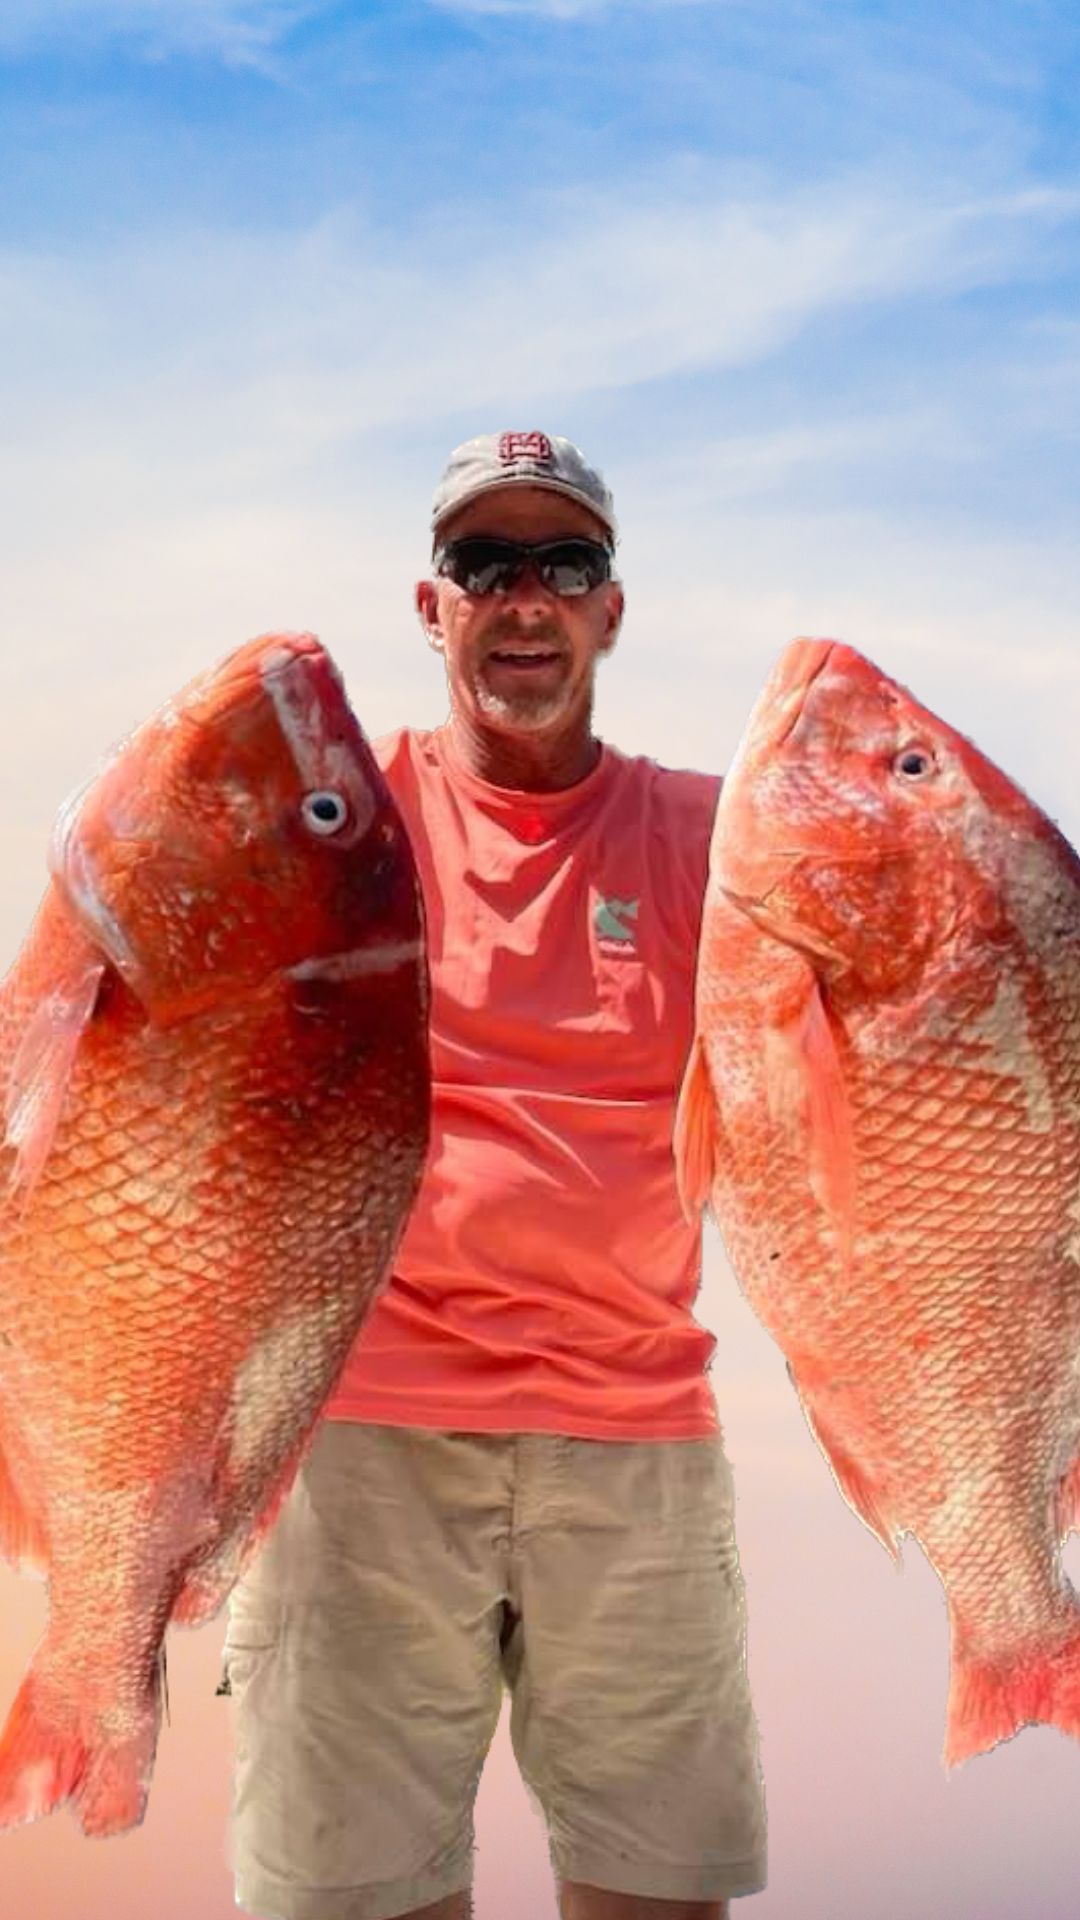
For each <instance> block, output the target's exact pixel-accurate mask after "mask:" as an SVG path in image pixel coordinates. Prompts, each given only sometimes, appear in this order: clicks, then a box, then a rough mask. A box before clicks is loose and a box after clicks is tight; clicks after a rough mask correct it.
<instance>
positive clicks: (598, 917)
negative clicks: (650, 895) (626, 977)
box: [593, 894, 641, 953]
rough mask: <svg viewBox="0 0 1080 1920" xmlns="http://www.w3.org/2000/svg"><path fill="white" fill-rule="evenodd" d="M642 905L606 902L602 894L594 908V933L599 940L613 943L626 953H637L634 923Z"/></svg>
mask: <svg viewBox="0 0 1080 1920" xmlns="http://www.w3.org/2000/svg"><path fill="white" fill-rule="evenodd" d="M640 905H641V902H640V900H605V899H604V897H603V894H600V895H599V896H598V898H597V900H596V903H595V905H594V907H593V931H594V933H595V934H596V937H597V939H598V940H600V941H604V942H607V941H611V942H613V943H614V944H615V945H617V946H619V947H620V948H622V949H623V951H624V952H626V953H636V952H637V939H636V929H635V925H634V923H635V922H636V920H637V917H638V908H639V907H640ZM628 922H629V924H627V923H628Z"/></svg>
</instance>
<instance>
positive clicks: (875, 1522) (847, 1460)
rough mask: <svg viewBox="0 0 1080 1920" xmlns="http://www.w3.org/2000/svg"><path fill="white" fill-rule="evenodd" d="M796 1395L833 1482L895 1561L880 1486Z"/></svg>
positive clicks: (894, 1538) (895, 1545)
mask: <svg viewBox="0 0 1080 1920" xmlns="http://www.w3.org/2000/svg"><path fill="white" fill-rule="evenodd" d="M788 1371H789V1373H790V1372H791V1369H790V1368H789V1369H788ZM791 1377H792V1379H793V1380H794V1381H795V1385H796V1387H798V1380H797V1379H796V1377H795V1375H794V1373H792V1375H791ZM799 1398H800V1401H801V1402H802V1410H803V1412H804V1414H805V1415H806V1422H807V1425H808V1426H809V1428H810V1431H811V1433H812V1434H813V1436H814V1439H815V1440H816V1441H817V1443H818V1446H819V1447H820V1448H821V1451H822V1453H823V1454H824V1455H825V1458H826V1460H827V1461H828V1463H829V1466H830V1468H831V1469H832V1473H833V1477H834V1479H835V1481H836V1484H837V1486H838V1487H839V1489H840V1491H841V1493H842V1494H843V1496H844V1499H845V1500H846V1501H847V1503H848V1506H849V1507H851V1508H852V1509H853V1511H854V1512H855V1513H857V1514H858V1516H859V1519H860V1520H861V1521H863V1523H864V1525H866V1526H868V1527H869V1529H870V1531H871V1533H872V1534H874V1535H875V1536H876V1538H877V1539H878V1540H880V1541H881V1544H882V1546H883V1547H884V1548H885V1551H886V1553H888V1554H890V1555H891V1556H892V1558H893V1559H894V1560H895V1561H897V1562H899V1559H900V1536H899V1534H898V1532H897V1530H896V1524H895V1522H894V1521H893V1520H892V1519H891V1518H890V1516H889V1513H888V1511H887V1509H886V1506H885V1503H884V1502H883V1500H882V1498H881V1493H880V1490H879V1489H878V1488H876V1487H875V1486H874V1484H873V1482H872V1480H871V1479H870V1477H869V1475H868V1474H867V1472H866V1469H865V1467H861V1466H860V1465H859V1463H858V1461H857V1460H855V1459H854V1458H853V1456H852V1455H851V1454H850V1453H849V1452H848V1449H847V1447H846V1446H844V1444H843V1442H842V1441H840V1440H838V1439H837V1437H836V1435H835V1433H834V1432H833V1431H832V1430H831V1428H830V1427H829V1425H828V1422H827V1420H825V1419H823V1418H822V1416H821V1413H820V1412H819V1411H818V1410H817V1409H815V1408H811V1406H810V1405H809V1403H808V1402H807V1400H806V1399H805V1398H804V1397H803V1395H802V1394H800V1395H799Z"/></svg>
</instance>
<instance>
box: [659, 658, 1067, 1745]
mask: <svg viewBox="0 0 1080 1920" xmlns="http://www.w3.org/2000/svg"><path fill="white" fill-rule="evenodd" d="M677 1153H678V1156H679V1163H680V1174H681V1180H682V1184H683V1191H684V1195H685V1197H686V1199H687V1202H688V1204H692V1205H701V1204H702V1203H704V1202H705V1201H706V1200H710V1199H711V1204H712V1208H713V1211H714V1213H715V1215H716V1218H717V1221H718V1223H719V1225H720V1228H721V1231H722V1233H723V1236H724V1240H725V1242H726V1245H727V1248H728V1252H729V1254H730V1257H731V1261H732V1265H733V1268H734V1270H735V1273H736V1275H737V1277H738V1279H739V1281H740V1283H741V1285H742V1287H743V1289H744V1291H745V1292H746V1294H747V1296H748V1298H749V1300H750V1303H751V1305H752V1306H753V1307H754V1309H755V1311H756V1312H757V1314H758V1316H759V1317H760V1319H761V1320H762V1322H763V1323H764V1325H765V1326H766V1327H767V1328H768V1330H769V1331H770V1332H771V1333H772V1334H773V1336H774V1337H775V1339H776V1340H777V1341H778V1343H779V1345H780V1347H781V1348H782V1350H783V1352H784V1354H785V1355H786V1357H787V1360H788V1363H789V1371H790V1372H791V1375H792V1377H793V1379H794V1382H795V1385H796V1387H797V1389H798V1392H799V1395H800V1398H801V1401H802V1404H803V1407H804V1409H805V1412H806V1414H807V1417H808V1420H809V1423H810V1426H811V1428H812V1430H813V1432H814V1434H815V1436H816V1438H817V1440H818V1442H819V1443H820V1445H821V1448H822V1450H823V1451H824V1453H825V1456H826V1458H827V1460H828V1461H829V1463H830V1465H831V1467H832V1470H833V1473H834V1474H835V1477H836V1479H837V1481H838V1482H839V1485H840V1488H841V1490H842V1491H843V1493H844V1494H845V1496H846V1498H847V1499H848V1501H849V1502H850V1504H851V1505H852V1506H853V1507H854V1509H855V1511H856V1513H858V1514H859V1515H861V1517H862V1518H863V1520H864V1521H865V1522H866V1524H867V1525H868V1526H869V1527H870V1528H871V1529H872V1530H873V1531H874V1532H875V1533H876V1534H877V1535H878V1536H879V1538H880V1539H881V1540H882V1541H883V1543H884V1544H885V1545H886V1546H887V1547H888V1548H889V1549H890V1551H891V1552H893V1553H894V1554H895V1553H896V1552H897V1548H898V1542H899V1538H900V1536H901V1535H902V1534H903V1533H905V1532H908V1533H911V1534H912V1535H913V1536H914V1537H915V1539H916V1540H917V1541H918V1542H919V1544H920V1545H921V1546H922V1548H923V1550H924V1551H925V1553H926V1554H927V1556H928V1558H929V1560H930V1562H931V1564H932V1565H933V1567H934V1569H935V1571H936V1572H937V1574H938V1576H939V1578H940V1580H941V1582H942V1585H943V1587H944V1590H945V1595H946V1599H947V1602H948V1609H949V1619H950V1627H951V1652H952V1668H951V1685H950V1693H949V1702H948V1717H947V1731H946V1740H945V1759H946V1762H947V1763H948V1764H950V1765H951V1764H954V1763H955V1762H957V1761H959V1760H963V1759H965V1758H967V1757H968V1756H969V1755H971V1754H974V1753H977V1752H979V1751H981V1750H983V1749H985V1748H987V1747H990V1746H992V1745H993V1744H994V1743H995V1742H996V1741H998V1740H1000V1739H1002V1738H1004V1737H1006V1736H1007V1735H1010V1734H1012V1733H1014V1732H1015V1731H1016V1730H1017V1729H1018V1728H1019V1727H1020V1726H1022V1725H1023V1724H1024V1723H1026V1722H1029V1721H1036V1720H1045V1721H1052V1722H1054V1723H1055V1724H1056V1725H1057V1726H1059V1727H1061V1728H1063V1729H1065V1730H1066V1731H1068V1732H1069V1733H1072V1734H1080V1608H1078V1603H1077V1597H1076V1595H1075V1594H1074V1592H1073V1590H1072V1588H1071V1587H1070V1585H1069V1583H1068V1581H1067V1579H1066V1578H1065V1576H1064V1573H1063V1570H1062V1567H1061V1560H1060V1546H1061V1542H1062V1539H1063V1537H1064V1534H1065V1533H1066V1531H1067V1530H1068V1529H1069V1528H1070V1527H1071V1526H1073V1525H1075V1524H1076V1522H1077V1511H1078V1493H1080V862H1078V860H1077V858H1076V855H1075V854H1074V853H1073V851H1072V849H1071V848H1070V847H1069V845H1068V844H1067V843H1066V841H1065V840H1064V839H1063V838H1062V836H1061V834H1060V833H1059V832H1058V831H1057V829H1056V828H1055V827H1054V826H1053V825H1052V824H1051V823H1050V821H1049V820H1048V819H1047V818H1046V817H1045V815H1044V814H1042V813H1041V812H1040V811H1039V809H1038V808H1037V807H1036V806H1034V805H1033V804H1032V803H1031V802H1030V801H1029V800H1028V799H1026V798H1025V797H1024V795H1023V794H1022V793H1020V792H1019V791H1018V789H1017V788H1016V787H1015V786H1014V785H1013V784H1012V782H1011V781H1009V780H1008V779H1006V778H1005V776H1004V775H1003V774H1002V773H1000V772H999V771H998V770H997V768H996V767H994V766H992V765H991V764H990V762H989V761H988V760H986V759H985V758H984V757H983V755H982V754H981V753H979V752H978V751H977V749H976V748H975V747H974V746H972V745H971V744H970V742H968V741H967V740H965V739H963V738H962V737H961V736H960V735H959V734H957V733H955V732H954V731H953V730H952V729H951V728H950V727H948V726H946V725H945V724H944V723H943V722H942V721H940V720H938V719H936V718H935V717H934V715H933V714H931V713H928V712H927V711H926V709H925V708H923V707H921V706H919V705H918V704H917V703H916V701H914V700H913V699H912V698H911V696H910V695H909V694H908V693H906V692H905V691H904V689H903V688H901V687H899V686H897V685H895V684H894V682H893V681H891V680H889V679H887V678H886V677H885V675H884V674H882V673H880V672H879V671H878V670H877V668H876V667H874V666H872V665H871V664H870V662H869V661H867V660H865V659H863V658H862V657H861V656H860V655H859V654H858V653H856V652H854V651H853V650H852V649H851V648H850V647H846V646H841V645H838V644H836V643H834V642H832V641H828V640H800V641H796V642H795V643H794V644H793V645H792V646H791V647H790V648H789V649H788V651H787V652H786V653H785V654H784V656H783V657H782V659H781V660H780V662H779V664H778V666H777V667H776V669H775V671H774V673H773V675H772V677H771V679H770V680H769V682H768V684H767V685H766V688H765V690H764V692H763V694H762V696H761V699H760V700H759V702H758V704H757V706H756V707H755V709H754V712H753V714H752V716H751V719H750V721H749V724H748V726H747V729H746V732H745V734H744V737H743V740H742V743H741V745H740V748H739V751H738V753H737V755H736V759H735V762H734V764H733V766H732V769H731V772H730V773H729V775H728V778H727V780H726V782H725V785H724V788H723V792H722V795H721V799H720V803H719V807H718V810H717V818H716V827H715V834H714V839H713V845H712V854H711V869H710V879H709V885H708V893H707V899H706V905H705V913H704V924H703V928H702V938H701V949H700V956H699V970H698V984H697V1035H696V1039H695V1043H694V1050H693V1054H692V1057H691V1063H690V1066H689V1068H688V1072H687V1078H686V1081H685V1084H684V1088H683V1094H682V1099H681V1104H680V1114H679V1121H678V1130H677Z"/></svg>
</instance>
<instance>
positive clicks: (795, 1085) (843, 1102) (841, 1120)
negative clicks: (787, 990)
mask: <svg viewBox="0 0 1080 1920" xmlns="http://www.w3.org/2000/svg"><path fill="white" fill-rule="evenodd" d="M765 1047H766V1089H767V1097H768V1101H769V1111H770V1113H771V1115H772V1117H773V1119H774V1120H775V1121H776V1122H777V1123H778V1124H779V1125H781V1126H783V1127H784V1129H785V1130H786V1131H788V1132H789V1135H790V1134H794V1135H795V1136H796V1137H797V1139H798V1140H799V1143H800V1147H801V1150H802V1151H804V1152H805V1154H806V1160H807V1170H808V1177H809V1182H810V1187H811V1190H812V1192H813V1194H814V1197H815V1198H816V1200H817V1201H818V1204H819V1205H820V1206H821V1208H822V1209H823V1211H824V1212H825V1214H826V1215H827V1217H828V1219H829V1222H830V1224H831V1226H832V1229H833V1232H834V1234H835V1237H836V1242H837V1246H838V1248H839V1250H840V1252H841V1256H842V1259H843V1262H844V1265H845V1266H848V1265H849V1264H850V1260H851V1249H852V1239H853V1234H854V1216H855V1190H856V1170H855V1139H854V1130H853V1126H852V1119H851V1107H850V1103H849V1100H848V1094H847V1087H846V1084H845V1081H844V1069H843V1064H842V1062H841V1059H840V1055H839V1052H838V1050H837V1044H836V1038H835V1035H834V1033H833V1030H832V1027H831V1025H830V1023H829V1016H828V1013H827V1011H826V1008H825V1003H824V1000H823V999H822V995H821V988H820V985H819V982H818V980H817V976H816V975H815V973H814V971H813V968H812V967H811V966H809V964H807V965H806V968H805V975H804V976H803V980H802V982H801V990H800V993H799V996H798V1002H797V1004H796V1005H794V1006H792V1005H791V1004H790V1003H789V1006H788V1007H787V1008H786V1009H785V1017H784V1018H783V1019H782V1020H780V1021H777V1022H776V1023H775V1024H773V1025H772V1026H770V1027H769V1028H768V1029H767V1031H766V1037H765Z"/></svg>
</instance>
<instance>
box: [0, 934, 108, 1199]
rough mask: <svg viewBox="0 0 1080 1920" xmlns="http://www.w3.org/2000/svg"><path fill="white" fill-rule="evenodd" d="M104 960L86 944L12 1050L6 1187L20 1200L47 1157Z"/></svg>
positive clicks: (6, 1118) (6, 1123)
mask: <svg viewBox="0 0 1080 1920" xmlns="http://www.w3.org/2000/svg"><path fill="white" fill-rule="evenodd" d="M106 966H107V962H106V961H105V960H103V959H102V957H101V954H100V953H99V952H98V951H97V949H96V948H93V947H90V946H89V945H87V946H86V947H85V948H82V947H80V949H79V950H78V951H77V952H76V953H74V954H73V955H72V960H71V964H70V968H69V970H68V971H67V972H66V973H65V975H64V976H63V977H62V978H61V979H60V980H59V981H56V982H55V983H54V984H53V986H52V988H51V990H50V991H49V992H48V993H47V994H46V995H45V997H44V998H43V1000H42V1002H41V1005H40V1006H39V1007H38V1009H37V1011H36V1012H35V1013H34V1014H33V1016H32V1017H31V1019H30V1021H29V1022H28V1024H27V1026H26V1029H25V1031H24V1033H23V1036H22V1039H21V1041H20V1043H19V1046H18V1048H17V1050H16V1053H15V1059H14V1061H13V1063H12V1068H11V1074H10V1077H9V1080H8V1085H7V1093H6V1098H5V1103H4V1142H3V1144H4V1145H5V1147H8V1148H9V1149H13V1150H14V1154H15V1159H14V1163H13V1165H12V1166H11V1168H10V1171H9V1173H8V1191H9V1193H10V1194H11V1195H13V1196H14V1197H16V1198H18V1199H20V1200H22V1201H25V1200H26V1199H28V1198H29V1195H30V1194H31V1192H32V1191H33V1189H34V1186H35V1185H36V1183H37V1180H38V1178H39V1176H40V1174H41V1170H42V1168H43V1166H44V1165H45V1162H46V1160H47V1159H48V1157H49V1150H50V1148H51V1146H52V1142H53V1136H54V1135H55V1133H56V1128H57V1125H58V1123H59V1120H60V1115H61V1113H62V1111H63V1106H64V1100H65V1097H66V1094H67V1089H68V1082H69V1080H70V1078H71V1070H72V1067H73V1066H74V1063H75V1056H76V1054H77V1052H78V1049H79V1042H80V1040H81V1039H82V1036H83V1032H84V1031H85V1028H86V1026H87V1024H88V1022H89V1021H90V1019H91V1018H92V1016H93V1012H94V1006H95V1003H96V1001H97V997H98V993H99V992H100V989H101V982H102V980H103V978H104V976H105V971H106Z"/></svg>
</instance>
